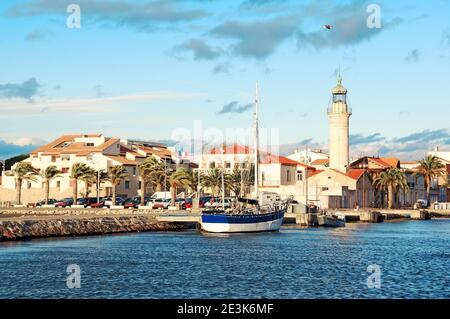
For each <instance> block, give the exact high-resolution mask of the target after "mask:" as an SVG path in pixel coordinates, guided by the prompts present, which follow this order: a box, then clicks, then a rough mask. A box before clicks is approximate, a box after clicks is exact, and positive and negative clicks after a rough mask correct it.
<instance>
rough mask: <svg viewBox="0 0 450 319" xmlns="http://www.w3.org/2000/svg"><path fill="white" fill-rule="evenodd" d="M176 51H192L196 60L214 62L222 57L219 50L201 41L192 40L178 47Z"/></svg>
mask: <svg viewBox="0 0 450 319" xmlns="http://www.w3.org/2000/svg"><path fill="white" fill-rule="evenodd" d="M173 50H175V51H191V52H192V53H193V54H194V60H214V59H217V58H218V57H220V55H221V52H220V50H219V49H216V48H212V47H210V46H209V45H208V44H207V43H206V42H205V41H203V40H201V39H190V40H188V41H186V42H184V43H182V44H180V45H178V46H176V47H174V49H173Z"/></svg>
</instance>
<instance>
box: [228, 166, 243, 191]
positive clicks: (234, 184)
mask: <svg viewBox="0 0 450 319" xmlns="http://www.w3.org/2000/svg"><path fill="white" fill-rule="evenodd" d="M243 182H244V170H242V169H240V168H239V167H235V168H234V169H233V171H232V172H231V173H230V174H227V175H226V183H225V184H226V186H225V187H226V188H228V189H229V190H231V191H232V192H233V193H234V196H236V197H238V196H240V195H241V192H242V191H243V187H244V185H243Z"/></svg>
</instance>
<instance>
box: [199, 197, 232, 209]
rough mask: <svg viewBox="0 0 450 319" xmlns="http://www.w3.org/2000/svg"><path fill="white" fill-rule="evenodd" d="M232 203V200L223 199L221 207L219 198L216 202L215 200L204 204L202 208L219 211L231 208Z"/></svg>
mask: <svg viewBox="0 0 450 319" xmlns="http://www.w3.org/2000/svg"><path fill="white" fill-rule="evenodd" d="M232 203H233V200H232V199H231V198H224V201H223V205H222V198H219V199H217V200H216V199H215V200H214V201H209V202H206V203H205V205H204V207H205V208H212V209H220V208H222V207H225V208H231V205H232Z"/></svg>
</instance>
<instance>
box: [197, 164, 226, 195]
mask: <svg viewBox="0 0 450 319" xmlns="http://www.w3.org/2000/svg"><path fill="white" fill-rule="evenodd" d="M201 184H202V187H207V188H210V189H211V190H212V192H213V195H214V196H218V194H219V192H220V191H221V189H222V173H221V171H220V170H219V169H217V168H212V169H210V170H209V171H208V173H207V174H206V175H204V176H203V179H202V180H201Z"/></svg>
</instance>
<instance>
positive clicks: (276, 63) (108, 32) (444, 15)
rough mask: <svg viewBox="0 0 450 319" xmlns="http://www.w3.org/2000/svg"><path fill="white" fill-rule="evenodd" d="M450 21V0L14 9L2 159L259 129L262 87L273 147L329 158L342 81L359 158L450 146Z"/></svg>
mask: <svg viewBox="0 0 450 319" xmlns="http://www.w3.org/2000/svg"><path fill="white" fill-rule="evenodd" d="M70 4H76V5H77V6H78V8H79V9H80V16H79V17H80V19H79V28H78V27H77V21H78V20H77V19H76V18H77V16H76V15H74V14H76V13H77V12H76V11H75V12H74V11H71V10H69V12H68V6H69V5H70ZM370 5H371V6H370ZM373 5H376V9H377V10H375V11H373ZM368 8H372V9H371V10H368ZM69 9H70V8H69ZM378 9H379V11H378ZM374 12H375V13H378V12H379V16H380V28H377V27H374V28H369V27H368V24H367V20H368V18H370V19H372V18H373V17H374V15H373V14H374ZM449 14H450V2H449V1H446V0H431V1H421V0H398V1H369V2H368V1H356V0H353V1H327V0H324V1H306V0H304V1H299V0H296V1H281V0H237V1H218V0H203V1H202V0H185V1H183V0H164V1H162V0H142V1H137V0H130V1H125V0H111V1H106V0H105V1H104V0H70V1H69V0H68V1H66V0H17V1H14V0H2V1H0V70H1V71H0V122H1V125H0V158H8V157H10V156H12V155H16V154H18V153H21V152H28V151H29V150H30V149H32V148H33V147H35V146H36V145H41V144H43V143H46V142H49V141H51V140H53V139H55V138H57V137H58V136H60V135H63V134H72V133H104V134H105V135H107V136H117V137H121V138H135V139H141V140H142V139H146V140H177V138H179V135H180V134H178V133H179V132H187V133H186V134H184V135H185V136H184V137H185V138H187V137H189V138H195V134H194V127H195V126H196V123H197V124H198V123H199V121H201V125H202V127H203V128H204V129H207V128H212V129H217V130H220V131H222V132H225V131H226V130H227V129H228V130H229V129H233V128H235V129H239V128H241V129H242V128H249V127H251V125H252V110H253V101H254V95H255V83H256V82H257V83H258V85H259V111H260V124H261V127H262V129H269V130H270V129H272V130H276V131H277V134H276V136H275V137H274V138H273V143H275V142H276V143H278V144H280V145H282V147H281V149H285V150H286V149H289V150H292V149H293V148H297V147H304V145H305V144H308V145H310V146H314V147H320V148H324V149H326V147H327V139H328V122H327V115H326V109H327V106H328V103H329V101H330V96H331V89H332V88H333V87H334V86H335V85H336V77H337V75H338V73H339V72H340V74H341V75H342V77H343V85H344V86H345V87H346V88H347V89H348V99H349V101H350V105H351V107H352V110H353V114H352V116H351V118H350V142H351V154H352V156H358V155H362V154H364V155H369V156H371V155H379V156H397V157H400V158H402V159H418V158H421V157H423V156H424V155H425V154H426V152H427V151H428V150H431V149H432V148H433V147H435V146H440V147H441V149H450V120H449V119H450V102H449V98H450V96H449V94H448V88H449V84H450V20H449V19H448V17H449ZM74 18H75V19H74ZM375 18H376V16H375ZM371 21H372V22H373V21H374V20H371ZM325 24H330V25H332V26H333V28H332V29H331V30H328V29H325V28H324V27H323V25H325ZM372 26H373V25H372ZM177 132H178V133H177ZM189 132H190V133H189Z"/></svg>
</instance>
